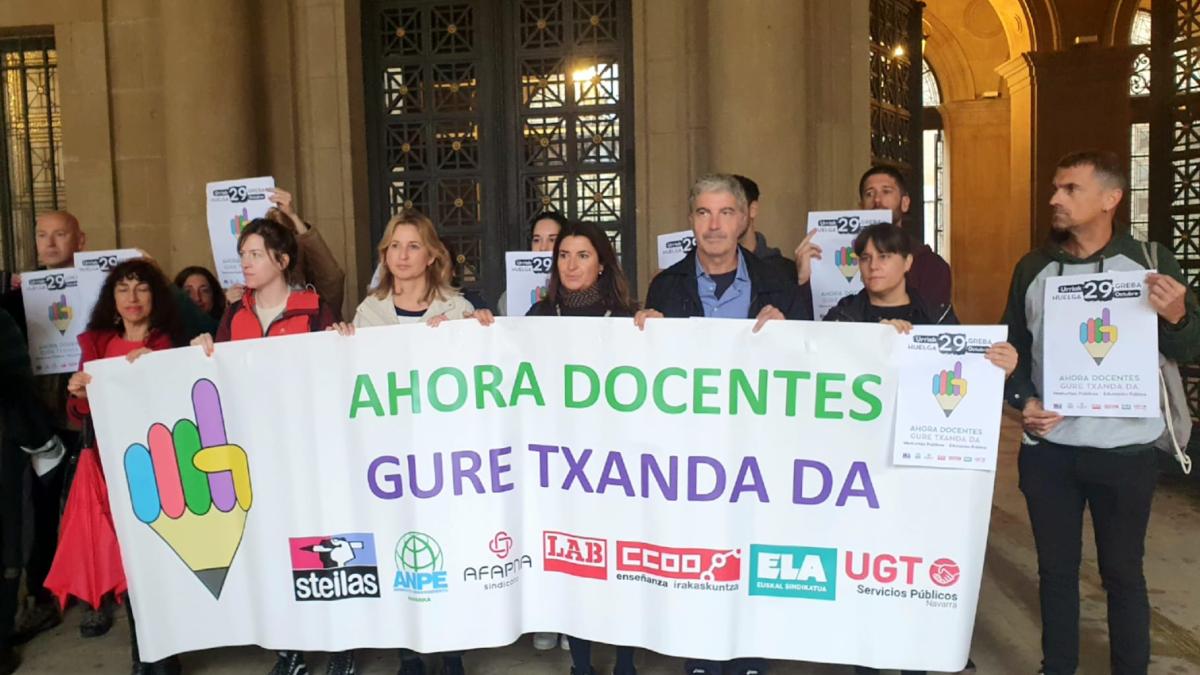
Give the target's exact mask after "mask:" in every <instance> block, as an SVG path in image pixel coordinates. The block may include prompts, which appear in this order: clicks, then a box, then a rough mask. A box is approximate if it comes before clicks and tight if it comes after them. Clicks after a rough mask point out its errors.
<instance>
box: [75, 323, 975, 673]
mask: <svg viewBox="0 0 1200 675" xmlns="http://www.w3.org/2000/svg"><path fill="white" fill-rule="evenodd" d="M753 325H754V322H753V321H737V320H713V319H708V320H704V319H693V320H672V319H658V320H655V321H651V322H649V323H648V325H647V326H646V330H645V331H644V332H642V331H639V330H637V328H636V327H635V326H634V325H633V322H632V321H631V320H629V319H583V318H559V317H534V318H521V319H505V318H501V319H498V320H497V321H496V323H495V324H494V325H492V326H490V327H483V326H480V325H479V324H478V323H477V322H475V321H469V320H465V321H450V322H447V323H444V324H442V325H440V326H438V327H436V328H431V327H428V326H425V325H409V326H391V327H385V328H371V329H364V330H360V331H358V333H357V335H355V336H353V337H342V336H339V335H337V334H336V333H333V332H326V333H316V334H308V335H297V336H286V337H278V338H270V339H267V340H247V341H242V342H233V343H223V344H218V345H217V346H216V351H215V354H214V355H213V357H211V358H208V357H205V356H204V355H203V354H202V353H201V352H200V350H199V349H197V348H183V349H177V350H172V351H167V352H158V353H153V354H148V355H146V356H143V357H141V358H140V359H138V360H137V361H136V362H134V363H132V364H131V363H128V362H126V361H125V360H124V359H111V360H105V361H97V362H94V363H89V364H88V366H87V370H88V372H89V373H91V374H92V375H93V377H94V379H93V382H92V384H91V385H89V388H88V391H89V396H90V402H91V407H92V411H93V415H94V420H95V424H96V431H97V434H98V439H99V447H100V451H101V454H102V459H103V463H104V468H105V475H106V476H107V477H108V481H109V495H110V499H111V501H112V504H111V505H112V514H113V519H114V521H115V524H116V528H117V534H118V535H119V538H120V541H121V551H122V557H123V559H124V561H125V564H126V573H127V576H128V577H129V583H130V594H131V597H132V602H133V608H134V611H135V612H136V613H137V616H138V622H137V631H138V639H139V645H140V647H141V650H142V652H141V653H142V657H143V658H145V659H148V660H153V659H159V658H162V657H164V656H166V655H168V654H172V653H176V652H182V651H190V650H199V649H206V648H210V647H217V646H221V645H235V644H247V643H255V644H259V645H262V646H264V647H267V648H271V649H304V650H315V651H340V650H343V649H351V648H360V647H361V648H390V647H401V646H403V647H409V648H412V649H415V650H417V651H421V652H442V651H449V650H458V649H470V648H477V647H489V646H499V645H506V644H510V643H511V642H513V641H514V640H515V639H517V638H518V637H519V636H520V635H521V634H523V633H528V632H531V631H553V632H562V633H567V634H570V635H576V636H580V637H584V638H588V639H592V640H598V641H602V642H606V643H609V644H621V645H635V646H642V647H645V648H648V649H653V650H655V651H658V652H662V653H666V654H673V655H678V656H691V657H697V658H709V659H718V660H723V659H726V658H731V657H736V656H762V657H767V658H783V659H795V660H803V661H821V662H830V663H852V664H864V665H869V666H877V667H891V668H907V669H930V670H942V671H953V670H956V669H958V668H960V667H962V664H963V663H965V662H966V659H967V652H968V647H969V645H970V642H971V635H972V631H973V623H974V617H975V608H976V603H977V600H978V592H979V583H980V576H981V571H982V566H983V556H984V549H985V545H986V540H987V531H988V520H989V515H990V508H991V496H992V484H993V474H991V473H988V472H982V471H943V470H938V469H929V468H922V467H895V466H893V465H892V462H891V458H892V448H891V438H892V434H893V430H894V428H893V425H894V422H895V400H896V391H897V374H898V367H899V364H900V363H902V362H903V354H902V353H901V352H900V350H899V349H898V347H899V345H900V343H899V342H898V341H897V340H896V339H895V332H894V331H893V329H892V328H890V327H888V326H881V325H870V324H822V323H813V322H791V321H772V322H768V323H767V325H766V326H765V327H764V328H763V330H762V331H761V332H759V333H752V332H751V330H752V328H753ZM979 393H981V394H983V395H984V396H995V395H996V394H995V393H989V392H986V391H985V392H979ZM164 598H170V601H169V602H167V601H164ZM930 635H936V636H937V639H936V640H930V639H929V636H930Z"/></svg>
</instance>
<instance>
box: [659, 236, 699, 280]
mask: <svg viewBox="0 0 1200 675" xmlns="http://www.w3.org/2000/svg"><path fill="white" fill-rule="evenodd" d="M694 248H696V233H695V232H692V231H691V230H681V231H679V232H670V233H668V234H660V235H658V269H660V270H665V269H667V268H668V267H670V266H671V265H674V264H675V263H677V262H679V261H680V260H683V259H684V257H686V256H687V254H688V253H691V251H692V249H694Z"/></svg>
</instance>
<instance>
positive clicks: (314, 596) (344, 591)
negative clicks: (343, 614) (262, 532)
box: [288, 532, 379, 602]
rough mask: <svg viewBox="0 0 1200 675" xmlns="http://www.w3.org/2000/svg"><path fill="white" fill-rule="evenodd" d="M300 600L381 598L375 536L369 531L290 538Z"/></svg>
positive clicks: (295, 585)
mask: <svg viewBox="0 0 1200 675" xmlns="http://www.w3.org/2000/svg"><path fill="white" fill-rule="evenodd" d="M288 549H289V551H290V552H291V556H292V587H293V591H294V592H295V595H296V600H299V601H301V602H303V601H309V600H320V601H330V600H345V599H346V598H378V597H379V567H378V563H377V561H376V557H375V536H374V535H372V534H369V533H366V532H350V533H345V534H330V535H325V536H317V537H290V538H289V539H288Z"/></svg>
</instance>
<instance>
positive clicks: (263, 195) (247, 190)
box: [204, 176, 275, 288]
mask: <svg viewBox="0 0 1200 675" xmlns="http://www.w3.org/2000/svg"><path fill="white" fill-rule="evenodd" d="M274 187H275V179H274V178H272V177H271V176H263V177H260V178H240V179H238V180H225V181H219V182H216V183H209V184H208V185H206V186H205V189H204V190H205V191H204V193H205V195H207V197H208V238H209V241H211V242H212V252H213V262H214V263H215V264H216V268H217V278H218V279H219V280H220V281H221V286H222V287H223V288H229V287H230V286H233V285H235V284H240V283H244V282H245V278H244V277H243V276H242V264H241V260H240V259H239V258H238V252H237V240H238V235H240V234H241V233H242V228H244V227H245V226H246V223H249V222H250V221H251V220H254V219H255V218H262V217H263V216H265V215H266V214H267V211H269V210H270V208H271V201H270V199H269V198H268V193H269V192H270V190H272V189H274Z"/></svg>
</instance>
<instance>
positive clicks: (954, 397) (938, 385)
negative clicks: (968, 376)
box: [933, 361, 967, 417]
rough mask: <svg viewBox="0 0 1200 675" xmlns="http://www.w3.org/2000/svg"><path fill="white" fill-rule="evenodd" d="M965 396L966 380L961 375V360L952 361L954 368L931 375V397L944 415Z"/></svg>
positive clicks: (950, 411) (955, 406)
mask: <svg viewBox="0 0 1200 675" xmlns="http://www.w3.org/2000/svg"><path fill="white" fill-rule="evenodd" d="M966 397H967V381H966V380H964V379H963V376H962V361H955V362H954V370H943V371H942V372H940V373H938V374H936V375H934V376H933V398H934V399H935V400H937V404H938V406H939V407H940V408H941V409H942V412H944V413H946V417H949V416H950V413H952V412H954V409H955V408H957V407H958V404H959V403H962V400H963V399H964V398H966Z"/></svg>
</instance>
